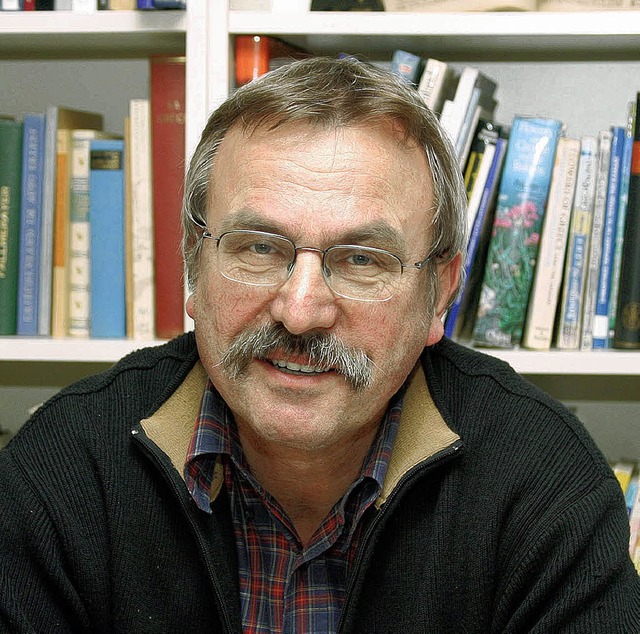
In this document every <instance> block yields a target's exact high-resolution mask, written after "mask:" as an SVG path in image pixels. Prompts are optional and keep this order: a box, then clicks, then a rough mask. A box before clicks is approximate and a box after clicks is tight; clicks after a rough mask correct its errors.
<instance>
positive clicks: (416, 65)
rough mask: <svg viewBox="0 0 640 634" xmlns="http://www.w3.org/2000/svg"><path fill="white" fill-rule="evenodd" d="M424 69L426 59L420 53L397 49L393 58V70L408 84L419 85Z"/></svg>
mask: <svg viewBox="0 0 640 634" xmlns="http://www.w3.org/2000/svg"><path fill="white" fill-rule="evenodd" d="M423 69H424V60H423V59H422V57H420V56H418V55H414V54H413V53H408V52H407V51H401V50H400V49H397V50H396V51H394V52H393V57H392V58H391V72H392V73H393V74H394V75H397V76H398V77H400V78H401V79H402V80H404V81H405V82H406V83H407V84H410V85H412V86H417V85H418V82H419V81H420V76H421V75H422V71H423Z"/></svg>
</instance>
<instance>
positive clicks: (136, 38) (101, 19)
mask: <svg viewBox="0 0 640 634" xmlns="http://www.w3.org/2000/svg"><path fill="white" fill-rule="evenodd" d="M1 15H2V19H0V58H1V59H19V58H31V57H38V58H42V57H49V58H54V59H56V58H57V59H59V58H67V57H78V58H88V57H96V56H106V57H109V58H123V57H126V56H136V57H137V56H140V55H145V54H152V53H156V52H168V53H175V52H184V48H185V34H186V25H187V17H186V11H99V12H96V13H90V14H85V13H76V12H72V11H36V12H31V11H29V12H4V13H2V14H1Z"/></svg>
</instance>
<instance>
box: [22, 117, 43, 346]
mask: <svg viewBox="0 0 640 634" xmlns="http://www.w3.org/2000/svg"><path fill="white" fill-rule="evenodd" d="M22 124H23V136H22V192H21V196H20V203H21V207H20V248H19V257H20V261H19V266H18V314H17V324H16V333H17V334H18V335H20V336H23V337H35V336H36V335H37V334H38V291H39V286H38V275H39V270H40V223H41V217H42V171H43V165H44V114H43V113H29V114H25V115H24V117H23V121H22Z"/></svg>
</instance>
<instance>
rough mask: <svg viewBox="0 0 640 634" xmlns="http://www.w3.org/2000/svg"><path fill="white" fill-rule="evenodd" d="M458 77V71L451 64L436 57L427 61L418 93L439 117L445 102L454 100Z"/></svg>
mask: <svg viewBox="0 0 640 634" xmlns="http://www.w3.org/2000/svg"><path fill="white" fill-rule="evenodd" d="M458 77H459V73H458V71H457V70H456V69H455V68H454V67H453V66H452V65H451V64H448V63H447V62H443V61H441V60H439V59H435V58H434V57H430V58H429V59H427V61H426V63H425V67H424V71H423V72H422V76H421V77H420V81H419V82H418V93H419V94H420V95H421V97H422V98H423V99H424V102H425V103H426V104H427V106H428V107H429V108H430V109H431V110H432V111H433V112H435V113H436V114H437V115H440V113H441V112H442V105H443V104H444V102H445V100H447V99H449V100H451V99H453V96H454V95H455V91H456V86H457V85H458Z"/></svg>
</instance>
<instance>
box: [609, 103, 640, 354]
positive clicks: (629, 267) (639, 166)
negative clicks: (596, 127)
mask: <svg viewBox="0 0 640 634" xmlns="http://www.w3.org/2000/svg"><path fill="white" fill-rule="evenodd" d="M638 108H640V92H638V93H637V95H636V121H635V131H634V135H633V150H632V152H633V153H632V157H631V173H630V176H629V198H628V203H627V214H626V220H625V226H624V241H623V246H622V264H621V268H620V282H619V284H620V286H619V290H618V308H617V312H616V314H617V317H616V329H615V334H614V337H613V347H614V348H627V349H629V348H633V349H636V348H640V123H639V121H638Z"/></svg>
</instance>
